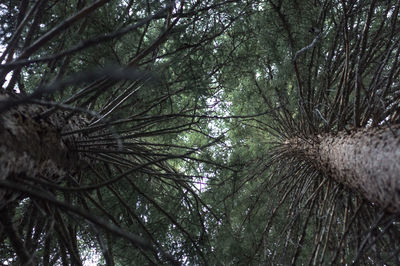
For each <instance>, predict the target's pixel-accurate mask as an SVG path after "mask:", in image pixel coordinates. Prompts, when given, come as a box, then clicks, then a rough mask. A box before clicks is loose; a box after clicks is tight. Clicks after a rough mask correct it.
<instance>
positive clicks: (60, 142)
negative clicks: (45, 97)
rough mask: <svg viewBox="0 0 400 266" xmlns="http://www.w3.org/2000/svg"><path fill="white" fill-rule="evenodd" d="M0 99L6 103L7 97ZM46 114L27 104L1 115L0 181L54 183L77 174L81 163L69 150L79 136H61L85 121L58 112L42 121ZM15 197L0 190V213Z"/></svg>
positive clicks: (41, 108) (39, 108)
mask: <svg viewBox="0 0 400 266" xmlns="http://www.w3.org/2000/svg"><path fill="white" fill-rule="evenodd" d="M0 97H1V99H0V100H3V101H4V100H7V96H4V95H0ZM46 110H47V109H46V108H44V107H42V106H38V105H32V104H29V105H18V106H17V107H14V108H12V109H10V110H8V111H5V112H3V113H1V114H0V180H12V181H14V180H15V179H16V178H20V179H24V178H34V179H39V178H40V179H44V180H48V181H52V182H56V183H57V182H59V181H61V180H62V179H63V178H64V177H65V176H66V175H67V174H71V173H76V172H77V171H79V167H80V166H79V165H80V163H79V161H80V160H79V157H78V154H77V153H74V152H73V151H72V150H73V149H74V141H75V139H76V138H77V137H81V136H79V135H72V136H68V137H62V134H61V132H64V131H70V130H73V129H77V128H79V127H82V126H83V125H84V124H85V120H84V119H83V118H80V117H79V116H72V117H68V116H67V114H65V113H63V112H60V111H57V112H55V113H54V114H52V115H50V116H47V117H41V116H40V114H42V113H43V112H45V111H46ZM6 194H7V197H6V198H5V195H6ZM15 197H16V195H13V193H7V192H6V191H5V190H4V189H0V209H1V208H2V207H4V204H7V202H9V201H10V200H12V199H13V198H15Z"/></svg>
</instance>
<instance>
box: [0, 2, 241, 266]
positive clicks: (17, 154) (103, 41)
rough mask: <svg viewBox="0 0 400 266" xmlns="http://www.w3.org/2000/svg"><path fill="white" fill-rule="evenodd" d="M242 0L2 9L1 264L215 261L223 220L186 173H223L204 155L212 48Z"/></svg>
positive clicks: (211, 140)
mask: <svg viewBox="0 0 400 266" xmlns="http://www.w3.org/2000/svg"><path fill="white" fill-rule="evenodd" d="M247 6H248V5H247V4H246V3H243V2H241V1H226V2H213V1H195V2H193V3H186V2H184V1H181V2H176V3H175V2H174V1H170V2H167V3H166V4H164V3H158V2H151V3H150V2H148V1H142V2H138V3H134V2H133V1H105V0H99V1H94V2H90V1H69V2H68V4H66V3H65V2H62V1H56V2H54V1H42V0H40V1H35V2H32V1H8V2H7V3H4V4H1V8H2V13H1V19H2V22H3V23H2V25H4V27H3V31H2V36H1V38H2V39H1V40H2V44H3V45H6V46H4V50H3V52H2V55H1V60H0V61H2V65H1V75H0V76H1V79H0V80H2V84H3V86H2V105H1V120H2V128H1V137H2V141H1V154H0V161H1V163H0V165H1V186H2V190H1V197H0V206H1V212H2V215H1V217H2V218H1V224H2V227H1V245H2V248H1V250H2V251H1V256H0V257H2V258H4V259H5V261H3V263H6V262H7V263H20V264H27V265H36V264H43V265H53V264H55V263H57V264H61V263H62V264H63V265H67V264H74V265H75V264H77V265H80V264H82V263H83V261H84V260H85V259H86V260H87V259H91V258H92V257H96V256H101V257H102V260H103V262H104V263H106V264H107V265H114V264H118V265H127V264H130V263H131V262H132V261H135V263H137V264H162V263H177V262H178V261H181V262H184V261H186V260H189V259H190V261H192V262H197V263H201V264H206V263H207V259H206V258H205V257H204V253H205V251H206V250H207V249H209V248H210V247H209V245H208V244H207V241H208V240H207V235H208V233H207V232H208V230H209V229H208V228H207V226H206V222H205V220H204V218H203V216H204V213H205V212H210V213H211V214H212V215H214V216H215V217H216V219H218V215H217V214H214V212H213V211H212V210H209V209H208V207H207V206H206V205H205V204H204V203H203V201H202V199H201V198H200V197H199V195H198V192H197V190H198V188H197V186H196V185H195V184H196V183H197V182H201V178H202V176H196V175H193V174H191V173H190V172H194V171H193V170H190V169H192V168H199V167H203V166H202V165H204V164H212V165H214V167H216V169H217V168H219V167H225V168H229V167H227V166H223V165H219V164H218V162H211V161H209V160H208V159H207V158H206V156H205V155H202V154H201V152H202V151H206V150H207V149H208V147H210V146H211V145H213V144H215V143H218V142H221V139H222V136H218V135H215V134H214V133H213V132H211V131H212V130H211V129H210V128H209V126H208V123H207V121H208V120H209V119H210V118H211V116H212V114H213V112H214V111H213V109H212V107H210V106H209V103H208V102H207V99H208V98H209V97H211V96H212V95H214V94H215V92H216V91H217V90H218V88H213V86H212V83H213V81H212V79H211V76H210V75H212V73H213V72H216V71H218V69H219V68H220V66H219V65H218V64H224V63H223V62H222V63H219V62H217V60H219V58H215V57H214V55H213V51H214V50H216V49H218V48H216V47H215V46H214V44H213V42H214V41H215V40H216V39H217V38H219V36H220V35H221V34H222V33H223V32H224V31H225V30H226V28H228V27H229V26H230V25H231V24H232V23H233V22H234V21H235V19H236V18H237V17H239V16H242V15H243V14H244V13H245V12H247V9H246V8H247ZM182 58H184V60H182ZM205 77H208V78H205ZM184 169H188V170H187V171H185V172H184V171H183V170H184ZM117 237H119V238H117ZM132 245H133V246H134V247H135V248H133V249H132V247H131V246H132ZM93 248H95V249H94V250H93ZM127 250H129V252H127Z"/></svg>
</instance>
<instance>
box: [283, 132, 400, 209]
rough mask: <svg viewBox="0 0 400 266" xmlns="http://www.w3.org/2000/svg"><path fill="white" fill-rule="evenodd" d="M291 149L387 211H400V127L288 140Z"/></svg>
mask: <svg viewBox="0 0 400 266" xmlns="http://www.w3.org/2000/svg"><path fill="white" fill-rule="evenodd" d="M286 144H287V145H288V146H289V147H288V148H289V150H291V151H293V152H294V153H295V154H297V156H300V157H303V158H304V159H306V160H309V161H310V163H312V164H313V165H314V166H315V167H316V168H317V169H318V170H320V171H322V172H323V173H325V174H328V175H329V176H330V177H332V178H333V179H334V180H336V181H337V182H339V183H341V184H343V185H345V186H346V187H348V188H350V189H352V190H355V191H358V192H359V193H360V194H361V195H362V196H363V197H364V198H365V199H367V200H369V201H370V202H371V203H374V204H378V205H379V206H380V207H381V208H384V209H385V210H386V211H388V212H400V126H399V125H397V126H392V127H391V128H381V129H372V128H369V129H363V130H357V131H353V132H351V133H346V132H340V133H338V134H336V135H328V134H326V135H319V136H316V137H315V138H313V139H312V140H310V141H305V140H301V139H296V140H294V139H292V140H290V141H287V142H286Z"/></svg>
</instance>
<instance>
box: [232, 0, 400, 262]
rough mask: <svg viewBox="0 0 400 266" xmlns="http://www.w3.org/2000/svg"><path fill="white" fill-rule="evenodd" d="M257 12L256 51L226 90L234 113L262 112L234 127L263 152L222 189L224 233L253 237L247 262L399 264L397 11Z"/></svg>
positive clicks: (309, 7)
mask: <svg viewBox="0 0 400 266" xmlns="http://www.w3.org/2000/svg"><path fill="white" fill-rule="evenodd" d="M260 9H262V12H260V13H261V14H262V15H261V14H260V16H253V18H252V23H251V25H253V26H252V27H251V28H252V29H253V34H254V36H257V37H255V39H256V40H254V41H253V42H252V47H251V49H249V50H250V51H261V50H262V51H263V53H260V54H258V59H256V60H255V62H253V63H252V64H251V65H250V66H247V67H245V68H246V70H245V71H243V73H248V75H247V76H245V77H242V79H241V83H240V84H239V85H237V86H236V89H237V90H238V89H239V88H241V87H245V88H246V95H247V99H249V101H248V102H251V103H252V105H251V106H248V107H247V108H245V109H244V110H246V111H247V110H254V109H256V110H258V111H261V110H267V115H266V117H265V118H263V119H260V118H257V119H251V120H250V119H248V120H246V121H241V122H240V124H241V125H242V127H243V130H242V131H244V132H245V133H241V134H242V135H246V136H247V137H246V141H245V142H246V144H245V145H247V146H253V147H256V148H255V149H263V150H265V149H268V148H269V152H268V154H267V155H265V153H263V152H258V154H256V155H255V156H254V160H255V161H256V162H257V163H256V164H258V168H255V169H254V168H250V170H249V172H248V173H247V174H246V172H244V173H243V174H242V175H243V178H241V179H239V180H236V181H235V182H232V183H233V184H235V185H232V186H234V187H235V188H236V190H235V191H231V192H230V193H231V194H234V193H236V199H235V200H234V201H235V202H236V203H235V204H236V205H239V206H240V205H243V206H242V207H241V212H240V214H239V215H238V216H239V217H240V218H239V222H237V225H236V226H237V228H235V227H234V226H232V227H231V228H232V230H234V233H235V234H237V235H238V236H240V237H246V236H248V235H250V234H252V235H253V237H252V239H253V240H252V241H251V242H250V245H252V246H253V247H252V248H251V249H250V251H249V252H248V253H247V254H249V255H248V256H247V258H246V263H255V264H262V263H269V264H313V265H314V264H324V263H333V264H337V263H342V264H345V263H354V264H356V263H362V264H369V263H372V264H379V263H388V264H395V263H398V261H399V259H398V250H399V249H398V248H399V245H398V242H397V241H396V240H395V239H396V238H398V228H397V225H396V221H397V220H398V206H399V205H398V192H397V191H398V178H399V176H398V172H399V171H398V167H399V163H398V150H399V146H398V145H399V142H398V123H399V120H398V118H399V116H398V114H399V113H398V110H399V108H398V103H399V98H398V90H399V87H398V79H399V76H398V57H399V43H398V42H396V41H394V40H397V39H398V34H397V31H396V30H397V27H398V9H399V5H398V3H389V2H385V3H383V2H378V1H366V2H362V3H361V2H357V1H350V2H349V1H325V2H316V1H303V2H302V3H301V4H300V3H299V2H298V1H265V3H264V5H263V6H262V8H260ZM265 25H268V27H267V26H265ZM311 29H314V30H311ZM315 29H317V30H315ZM271 36H273V38H271ZM245 52H246V51H243V53H245ZM235 100H236V102H235V101H234V102H233V103H232V105H233V106H239V105H238V104H237V102H239V101H243V95H238V96H237V98H236V99H235ZM241 111H243V109H241ZM246 128H247V129H246ZM266 132H267V133H266ZM249 135H250V137H249ZM259 135H261V136H264V139H265V140H266V141H265V140H264V141H262V137H261V138H260V137H259ZM252 138H255V140H254V141H252ZM389 143H390V144H389ZM238 144H239V145H243V146H244V144H240V143H238ZM260 144H261V145H260ZM249 183H251V184H249ZM272 188H273V189H272ZM277 192H278V195H277ZM262 205H264V206H262ZM282 216H283V217H285V218H282ZM266 217H268V218H266ZM262 218H264V222H261V223H260V224H258V225H257V223H258V222H249V221H250V220H252V221H255V220H258V221H260V220H261V219H262ZM231 221H232V220H231ZM255 225H257V226H255ZM240 237H239V238H240ZM238 245H240V244H238ZM247 245H249V244H247ZM242 260H244V259H242Z"/></svg>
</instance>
